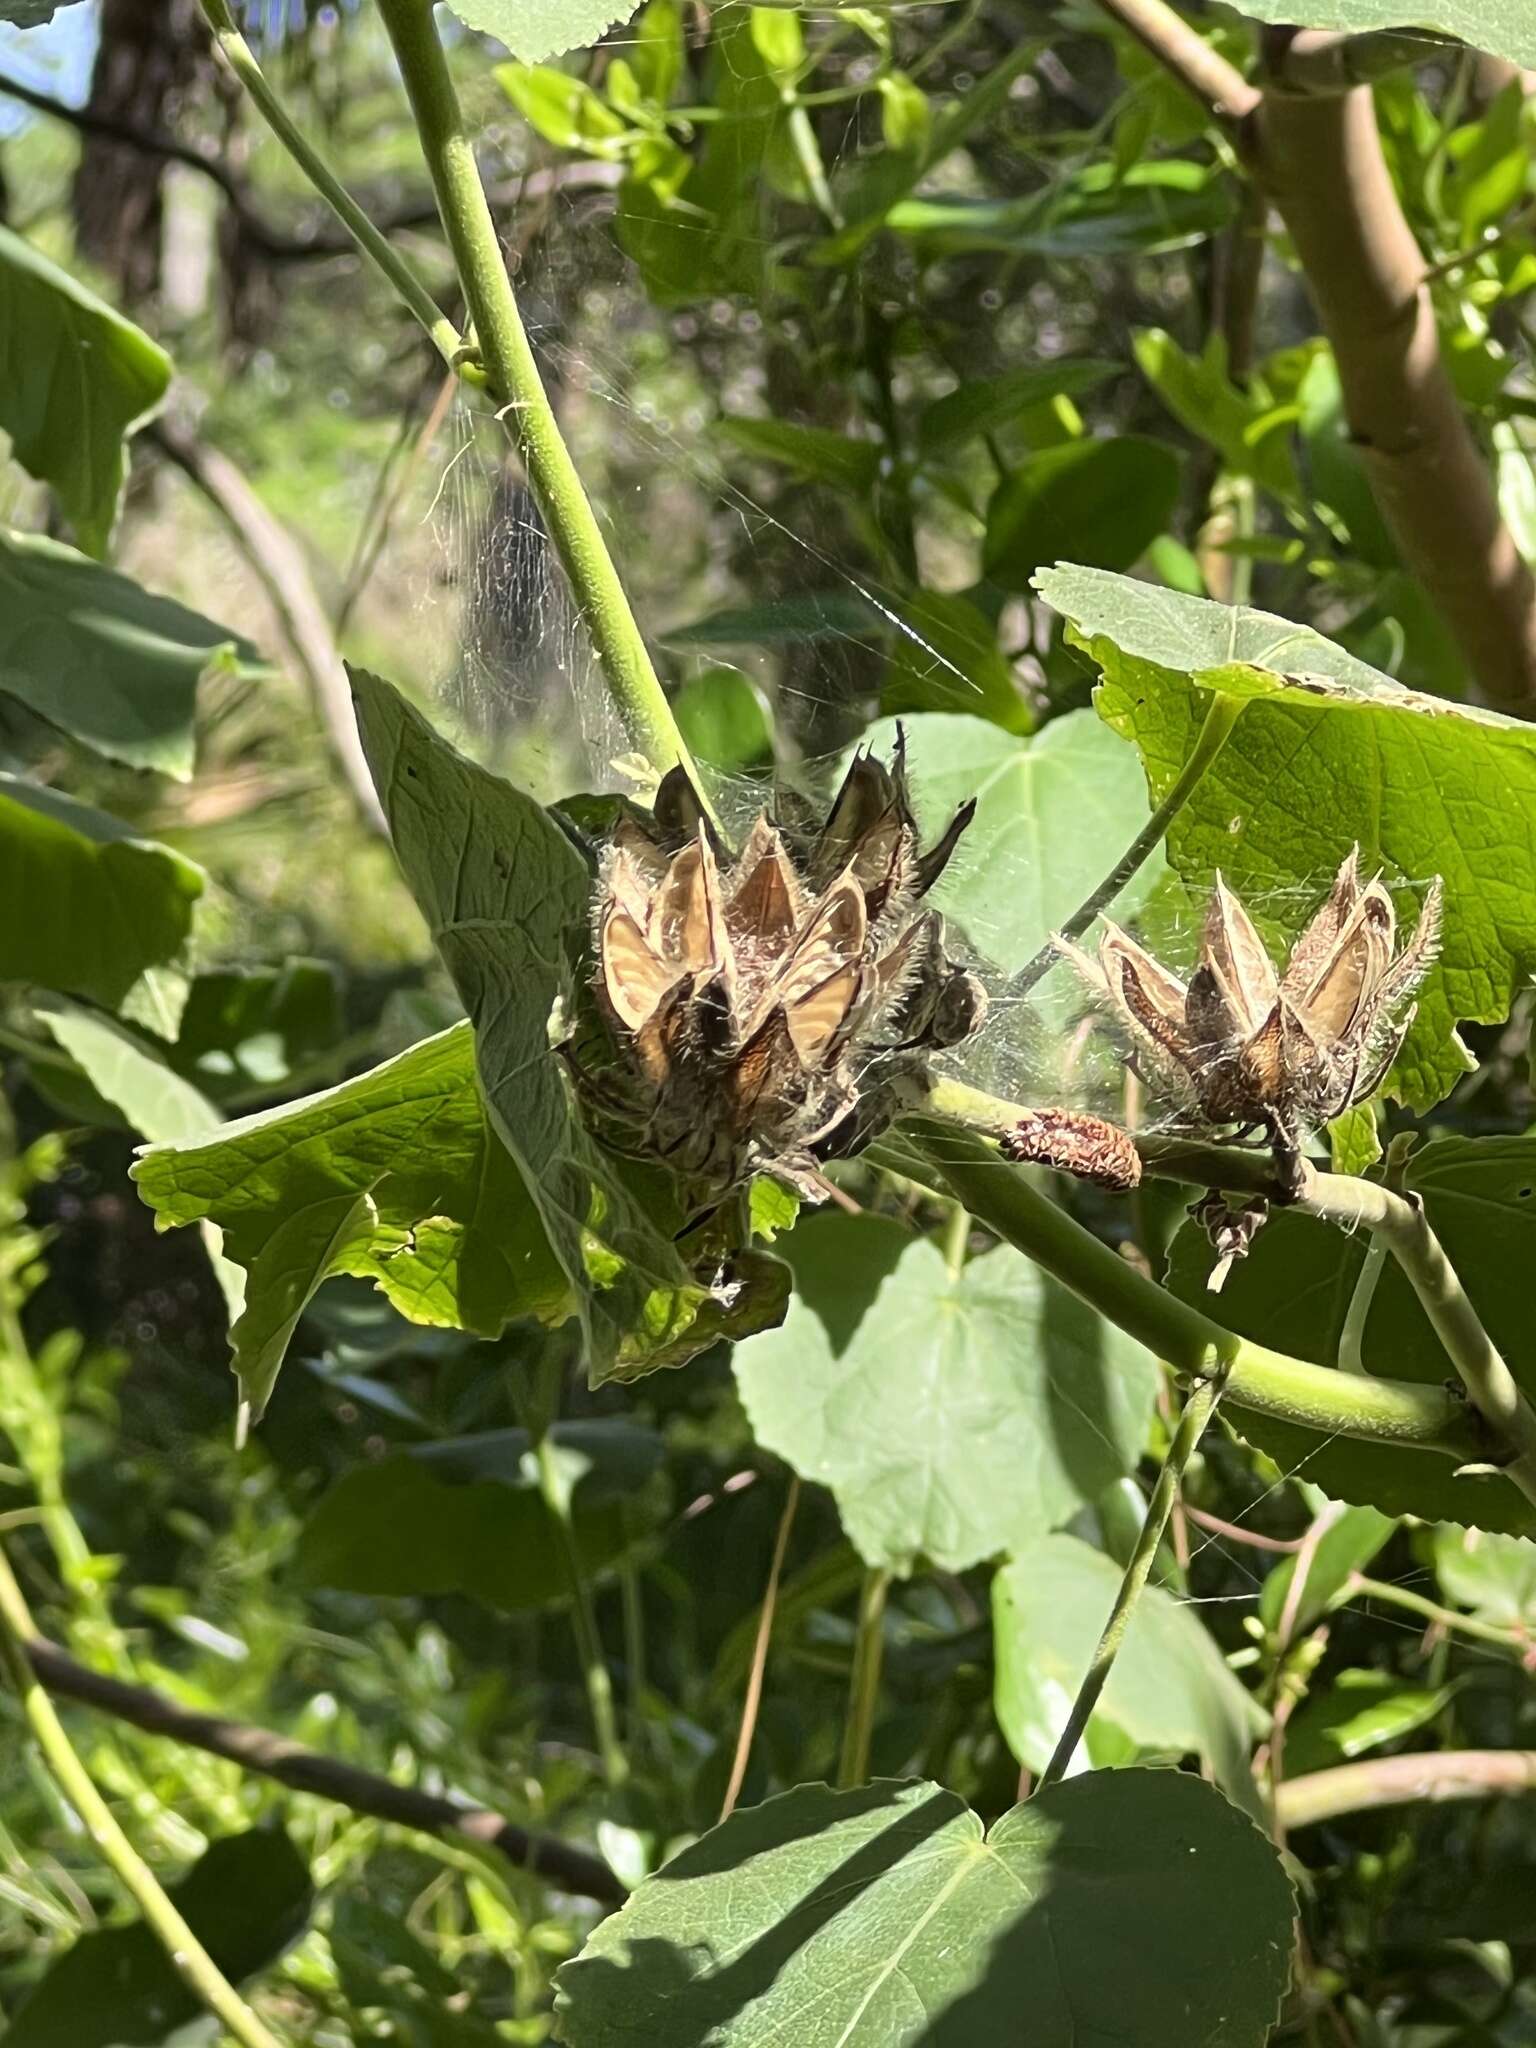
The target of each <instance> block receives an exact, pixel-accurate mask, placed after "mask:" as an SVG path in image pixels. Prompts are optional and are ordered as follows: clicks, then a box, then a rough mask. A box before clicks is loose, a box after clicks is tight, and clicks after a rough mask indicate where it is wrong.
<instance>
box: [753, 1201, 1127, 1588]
mask: <svg viewBox="0 0 1536 2048" xmlns="http://www.w3.org/2000/svg"><path fill="white" fill-rule="evenodd" d="M779 1250H780V1251H781V1252H782V1253H783V1254H784V1256H785V1257H786V1258H787V1259H788V1260H789V1262H790V1265H791V1267H792V1268H793V1269H794V1271H795V1275H796V1280H797V1282H798V1291H797V1297H796V1299H795V1301H794V1303H793V1304H792V1306H791V1308H790V1312H789V1315H788V1317H787V1318H786V1320H785V1323H784V1326H783V1328H782V1329H779V1330H773V1331H769V1332H767V1333H766V1334H764V1335H762V1336H758V1337H753V1338H750V1339H749V1340H748V1341H747V1342H746V1343H745V1344H742V1345H740V1346H739V1347H738V1349H737V1351H736V1355H735V1369H736V1381H737V1385H738V1387H739V1388H740V1390H741V1397H742V1400H743V1402H744V1404H745V1406H746V1409H747V1414H748V1416H749V1418H750V1420H751V1423H752V1428H753V1433H754V1435H755V1436H756V1437H757V1440H758V1442H759V1443H761V1444H762V1445H764V1446H765V1448H767V1449H768V1450H771V1451H776V1452H777V1453H778V1454H779V1456H780V1457H782V1458H784V1459H785V1460H787V1462H788V1463H789V1464H791V1465H792V1466H793V1467H794V1469H795V1470H796V1471H797V1472H798V1473H799V1474H800V1475H801V1477H802V1478H803V1479H814V1480H817V1481H818V1482H820V1483H821V1484H822V1485H825V1486H828V1487H830V1488H831V1490H832V1492H833V1493H834V1494H835V1495H836V1498H837V1504H838V1509H839V1512H840V1513H841V1515H842V1518H843V1524H844V1527H845V1528H846V1529H847V1531H848V1534H849V1536H850V1537H851V1538H852V1540H853V1542H854V1544H855V1545H856V1547H857V1549H858V1551H859V1553H860V1555H861V1556H862V1557H863V1558H864V1559H865V1561H866V1562H867V1563H869V1564H871V1565H881V1566H884V1567H885V1568H887V1569H889V1570H892V1571H896V1572H900V1573H903V1574H905V1573H910V1572H911V1571H912V1570H913V1568H914V1566H915V1564H916V1562H917V1560H918V1559H919V1558H927V1559H928V1560H930V1561H931V1562H932V1563H933V1564H935V1565H937V1566H939V1567H941V1568H942V1569H944V1570H948V1571H963V1570H965V1569H966V1568H967V1567H968V1566H970V1565H973V1564H977V1563H979V1562H980V1561H981V1560H982V1559H983V1558H988V1557H995V1556H997V1555H998V1554H999V1553H1000V1552H1002V1551H1004V1550H1009V1549H1014V1548H1017V1547H1018V1546H1019V1545H1020V1544H1022V1543H1027V1542H1028V1541H1029V1540H1030V1539H1031V1538H1032V1537H1035V1536H1038V1535H1042V1534H1043V1533H1044V1532H1045V1531H1046V1530H1048V1529H1051V1528H1054V1527H1055V1526H1056V1525H1057V1524H1058V1523H1061V1522H1063V1521H1065V1520H1066V1519H1067V1517H1068V1516H1069V1515H1070V1514H1072V1513H1073V1512H1074V1511H1075V1510H1076V1509H1077V1508H1078V1507H1080V1506H1081V1505H1082V1504H1083V1503H1084V1502H1085V1501H1088V1500H1091V1499H1092V1498H1093V1497H1094V1495H1096V1494H1097V1493H1099V1492H1101V1491H1102V1490H1103V1488H1104V1487H1105V1486H1107V1485H1108V1484H1109V1482H1110V1481H1111V1480H1113V1479H1117V1478H1118V1477H1119V1476H1120V1475H1121V1473H1123V1472H1126V1471H1129V1470H1130V1468H1131V1467H1132V1466H1133V1465H1134V1464H1135V1462H1136V1459H1137V1457H1138V1456H1139V1455H1140V1452H1141V1449H1142V1446H1143V1444H1144V1443H1145V1441H1146V1436H1147V1428H1148V1424H1149V1422H1150V1419H1151V1410H1152V1401H1153V1398H1154V1395H1155V1392H1156V1369H1155V1367H1154V1365H1153V1362H1152V1360H1151V1359H1150V1358H1149V1357H1148V1355H1147V1353H1146V1352H1144V1351H1143V1350H1142V1349H1141V1347H1140V1346H1139V1345H1137V1344H1135V1343H1133V1342H1132V1341H1131V1340H1130V1339H1129V1338H1127V1337H1124V1336H1122V1335H1121V1334H1120V1333H1119V1332H1118V1331H1117V1330H1115V1329H1114V1328H1113V1327H1112V1326H1111V1325H1110V1324H1108V1323H1106V1322H1104V1321H1103V1320H1102V1319H1101V1318H1100V1317H1098V1316H1097V1315H1095V1313H1094V1312H1093V1310H1092V1309H1090V1308H1087V1307H1085V1306H1084V1305H1083V1304H1082V1303H1080V1302H1079V1301H1077V1299H1076V1298H1075V1297H1074V1296H1071V1295H1069V1294H1068V1293H1067V1292H1066V1290H1065V1289H1064V1288H1061V1287H1059V1286H1057V1284H1056V1283H1055V1282H1054V1281H1052V1280H1048V1279H1047V1278H1046V1277H1045V1276H1044V1275H1043V1274H1042V1273H1041V1272H1040V1271H1039V1269H1038V1268H1037V1267H1035V1266H1033V1265H1031V1264H1030V1262H1029V1261H1028V1260H1027V1259H1026V1258H1024V1257H1023V1256H1022V1255H1021V1254H1020V1253H1018V1252H1016V1251H1014V1250H1012V1249H1011V1248H1010V1247H1008V1246H999V1247H998V1248H997V1249H996V1250H994V1251H990V1252H985V1253H983V1254H982V1256H981V1257H980V1258H977V1259H972V1260H971V1261H970V1262H969V1264H968V1265H966V1266H965V1268H964V1269H963V1271H962V1272H961V1273H959V1274H958V1275H956V1274H953V1273H951V1272H950V1270H949V1268H948V1266H947V1265H946V1263H945V1261H944V1258H943V1256H942V1254H941V1253H940V1252H939V1250H938V1248H937V1247H936V1246H935V1245H934V1244H932V1243H931V1242H929V1241H928V1240H926V1239H917V1240H915V1241H913V1242H910V1243H909V1244H908V1245H907V1246H906V1247H905V1249H904V1250H902V1252H901V1254H900V1257H899V1259H898V1260H897V1261H896V1263H895V1265H894V1266H890V1265H889V1263H888V1262H889V1260H890V1255H891V1251H892V1244H891V1240H890V1237H889V1235H888V1234H887V1233H886V1232H884V1231H883V1230H881V1231H875V1232H872V1231H871V1230H869V1229H868V1228H865V1227H860V1219H853V1218H848V1217H842V1216H812V1217H809V1218H807V1219H806V1221H804V1222H803V1223H801V1224H799V1225H798V1226H797V1227H796V1229H795V1230H794V1231H792V1232H791V1233H790V1235H789V1236H788V1237H786V1238H784V1239H781V1240H780V1243H779ZM806 1258H808V1259H809V1260H810V1261H812V1262H813V1263H812V1264H811V1265H809V1266H807V1265H805V1264H803V1260H804V1259H806ZM829 1269H830V1270H829ZM818 1275H822V1276H825V1277H823V1278H822V1279H820V1280H818V1277H817V1276H818ZM828 1281H830V1284H828Z"/></svg>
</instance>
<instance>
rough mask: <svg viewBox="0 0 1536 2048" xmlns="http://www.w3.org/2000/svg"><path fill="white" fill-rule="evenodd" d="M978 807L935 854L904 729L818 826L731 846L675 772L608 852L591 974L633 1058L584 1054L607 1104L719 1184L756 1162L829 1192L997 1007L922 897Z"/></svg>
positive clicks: (582, 1078) (858, 770)
mask: <svg viewBox="0 0 1536 2048" xmlns="http://www.w3.org/2000/svg"><path fill="white" fill-rule="evenodd" d="M973 808H974V806H971V805H966V806H963V807H962V808H961V810H959V811H958V812H957V813H956V814H955V816H954V818H953V819H952V820H951V822H950V824H949V827H948V829H947V830H946V831H945V833H944V835H943V837H942V838H941V839H940V841H939V843H938V844H937V845H936V846H934V847H933V848H932V849H930V850H929V851H928V852H926V853H925V852H924V851H923V850H922V847H921V845H920V842H919V839H918V832H917V826H916V822H915V820H914V818H913V814H912V808H911V803H910V800H909V797H908V793H907V786H906V776H905V770H904V762H903V757H902V752H901V747H900V743H899V741H898V746H897V753H896V759H895V761H894V763H893V765H892V766H891V767H890V768H887V767H886V766H885V765H884V764H883V763H882V762H880V761H877V760H875V759H874V757H873V756H872V755H868V754H860V755H858V756H856V758H855V759H854V762H853V764H852V766H851V767H850V768H849V770H848V773H847V776H846V777H845V779H844V781H843V785H842V787H841V789H840V790H839V792H838V794H837V797H836V798H835V800H834V802H833V804H832V808H831V810H830V812H829V813H828V814H827V816H826V817H825V819H823V820H821V821H820V822H819V823H818V824H816V825H815V826H812V827H809V828H806V829H803V830H797V829H795V828H792V827H790V826H789V825H787V824H784V823H782V822H780V821H779V820H777V819H776V818H774V817H773V816H772V815H770V813H768V812H767V811H765V812H763V813H762V815H761V816H759V818H758V819H757V821H756V823H755V824H754V825H753V826H752V829H751V831H750V832H749V833H748V834H747V837H746V840H745V841H744V843H743V844H742V846H741V848H740V850H739V851H737V852H735V853H732V852H731V851H730V850H729V849H728V848H727V847H725V846H724V844H723V843H722V842H721V840H720V839H719V837H718V835H717V834H716V833H715V831H714V829H713V827H712V826H711V824H710V822H709V820H708V819H707V818H706V817H705V816H704V815H703V813H702V811H701V809H700V806H699V804H698V800H697V798H696V796H695V794H694V792H693V790H692V788H691V786H690V785H689V783H688V781H687V779H686V776H685V775H684V774H683V773H682V771H680V770H677V769H674V770H673V771H672V773H671V774H669V775H668V776H667V777H666V778H665V780H664V781H663V782H662V784H661V787H660V789H659V790H658V791H657V796H656V805H655V810H654V812H653V814H652V816H651V817H650V818H649V819H644V820H641V819H640V818H638V817H635V816H633V815H626V816H624V817H621V818H620V820H619V822H618V824H617V825H616V826H615V828H614V831H613V834H612V836H611V840H610V843H609V845H608V847H607V848H606V850H605V852H604V855H603V859H602V865H601V871H600V876H599V882H598V889H597V895H596V902H595V906H594V931H593V941H594V950H595V953H596V956H597V957H596V974H595V977H594V985H595V989H596V994H597V999H598V1005H599V1008H600V1009H601V1011H602V1013H603V1016H604V1018H605V1020H606V1022H607V1026H608V1032H609V1036H610V1039H611V1041H612V1047H613V1050H614V1051H615V1052H616V1054H617V1056H618V1057H617V1062H616V1072H614V1073H612V1074H609V1073H602V1072H594V1071H592V1069H591V1066H590V1065H589V1063H587V1062H585V1061H583V1060H578V1061H577V1062H576V1073H577V1077H578V1081H579V1082H580V1083H581V1084H582V1085H583V1087H584V1091H585V1093H586V1095H587V1099H588V1102H589V1106H591V1107H592V1108H594V1110H595V1111H596V1113H597V1114H598V1117H599V1119H600V1120H601V1119H602V1118H604V1117H606V1118H608V1119H609V1121H610V1122H611V1123H613V1124H615V1125H617V1126H620V1127H627V1129H628V1130H629V1131H630V1132H632V1133H633V1134H634V1143H635V1147H636V1149H638V1150H640V1151H643V1152H644V1153H646V1154H649V1155H651V1156H653V1157H657V1158H660V1159H662V1160H664V1161H665V1162H666V1163H667V1164H668V1165H669V1166H670V1167H671V1168H672V1169H673V1170H674V1171H675V1172H677V1173H679V1174H680V1175H682V1176H683V1177H684V1179H686V1180H688V1181H690V1182H694V1183H698V1184H700V1185H701V1186H704V1187H708V1188H712V1189H714V1190H716V1191H723V1190H725V1189H727V1188H729V1187H732V1186H734V1185H736V1184H737V1183H739V1182H741V1181H743V1180H745V1179H746V1178H748V1177H749V1176H750V1175H751V1174H753V1173H770V1174H774V1175H776V1176H777V1177H778V1178H780V1179H782V1180H785V1181H787V1182H788V1183H789V1184H790V1185H792V1186H796V1187H799V1188H800V1189H801V1190H802V1191H804V1192H808V1193H815V1192H818V1191H820V1189H821V1188H822V1186H823V1183H822V1182H821V1180H820V1177H819V1173H818V1166H819V1163H820V1162H822V1161H824V1160H827V1159H832V1158H839V1157H846V1156H847V1155H848V1154H849V1153H851V1152H853V1151H856V1150H858V1149H859V1147H860V1146H862V1145H864V1144H866V1143H868V1141H869V1140H870V1139H871V1138H872V1137H873V1136H874V1135H875V1134H876V1133H877V1132H878V1131H879V1130H880V1129H881V1128H883V1126H884V1125H885V1124H886V1123H887V1122H889V1120H890V1118H891V1116H892V1115H893V1114H894V1113H895V1109H896V1106H897V1092H896V1091H897V1086H898V1084H899V1083H900V1082H903V1081H905V1080H907V1079H908V1078H910V1077H911V1076H912V1075H913V1074H914V1073H915V1072H917V1071H919V1070H920V1069H921V1066H922V1063H923V1059H924V1056H925V1054H926V1053H928V1052H929V1051H931V1050H933V1049H935V1048H938V1047H942V1046H949V1045H954V1044H956V1043H958V1042H959V1041H960V1040H961V1039H963V1038H966V1037H968V1036H969V1035H970V1033H971V1032H973V1031H974V1030H975V1029H976V1028H977V1026H978V1025H979V1024H980V1022H981V1017H982V1012H983V1009H984V1006H985V998H984V996H983V993H982V990H981V987H980V984H979V983H978V982H977V981H976V980H975V978H974V977H973V976H972V975H970V974H969V973H967V972H966V971H965V970H964V969H963V968H961V967H958V966H956V965H955V964H954V963H953V962H952V961H951V960H950V959H949V957H948V955H947V953H946V951H945V945H944V929H943V923H942V920H941V919H940V917H939V915H938V913H937V911H935V910H932V909H930V908H927V907H925V906H924V903H923V898H924V897H925V896H926V895H927V893H928V891H929V889H930V888H931V887H932V886H933V884H934V883H935V882H936V881H937V880H938V878H939V876H940V875H941V874H942V873H943V870H944V867H945V865H946V863H947V862H948V860H949V858H950V855H951V854H952V853H953V851H954V848H955V846H956V844H957V842H958V840H959V838H960V835H961V833H962V832H963V831H964V830H965V827H966V826H967V824H968V823H969V822H970V816H971V811H972V809H973ZM615 1142H623V1140H622V1139H621V1138H619V1137H618V1136H617V1134H616V1135H615Z"/></svg>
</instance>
